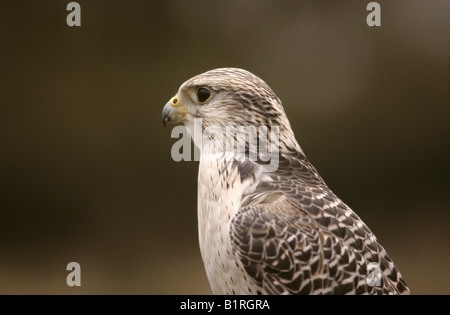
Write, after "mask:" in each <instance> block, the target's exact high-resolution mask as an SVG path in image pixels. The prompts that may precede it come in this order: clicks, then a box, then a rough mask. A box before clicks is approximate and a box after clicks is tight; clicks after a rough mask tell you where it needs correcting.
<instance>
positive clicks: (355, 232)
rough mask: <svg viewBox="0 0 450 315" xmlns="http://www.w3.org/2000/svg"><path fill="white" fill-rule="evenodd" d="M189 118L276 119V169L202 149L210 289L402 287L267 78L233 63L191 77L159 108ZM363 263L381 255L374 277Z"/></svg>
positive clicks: (202, 227)
mask: <svg viewBox="0 0 450 315" xmlns="http://www.w3.org/2000/svg"><path fill="white" fill-rule="evenodd" d="M199 88H206V89H208V91H209V92H210V94H211V95H210V97H209V99H208V100H207V101H205V102H199V100H198V98H197V97H196V91H198V89H199ZM174 99H175V100H176V102H173V100H174ZM194 118H202V128H203V130H204V129H205V128H207V127H208V126H213V125H215V126H219V127H220V128H225V127H226V126H230V125H232V126H236V125H240V126H256V127H259V126H267V127H273V126H277V127H279V165H278V168H277V169H276V170H275V171H273V172H264V171H263V170H262V162H261V161H254V160H251V159H250V158H249V152H248V151H245V153H243V154H241V156H239V154H237V153H236V152H225V153H224V154H222V155H221V154H215V155H212V154H210V153H209V151H204V152H203V154H202V158H201V160H200V166H199V178H198V219H199V241H200V249H201V253H202V258H203V261H204V263H205V268H206V272H207V275H208V279H209V281H210V284H211V288H212V290H213V292H214V293H217V294H408V293H409V289H408V287H407V286H406V284H405V281H404V280H403V278H402V276H401V275H400V272H399V271H398V269H397V268H396V267H395V265H394V263H393V262H392V260H391V259H390V257H389V256H388V254H387V253H386V251H385V250H384V249H383V247H382V246H381V245H380V244H379V243H378V241H377V239H376V237H375V236H374V234H373V233H372V232H371V231H370V230H369V228H368V227H367V226H366V225H365V224H364V222H363V221H362V220H361V219H360V218H359V217H358V216H357V215H356V214H355V213H354V212H353V211H352V210H351V209H350V208H349V207H348V206H347V205H346V204H344V203H343V202H342V201H341V200H340V199H339V198H338V197H337V196H336V195H335V194H334V193H333V192H332V191H331V190H330V189H329V188H328V187H327V185H326V184H325V182H324V181H323V179H322V178H321V177H320V176H319V174H318V172H317V171H316V169H315V168H314V167H313V166H312V164H311V163H310V162H309V161H308V160H307V158H306V157H305V155H304V153H303V151H302V150H301V148H300V146H299V145H298V143H297V141H296V140H295V137H294V134H293V132H292V129H291V127H290V124H289V121H288V119H287V117H286V114H285V112H284V109H283V107H282V105H281V101H280V100H279V99H278V97H277V96H276V95H275V93H274V92H273V91H272V90H271V89H270V87H269V86H267V84H266V83H265V82H264V81H262V80H261V79H259V78H258V77H256V76H255V75H253V74H251V73H250V72H248V71H245V70H241V69H235V68H222V69H215V70H211V71H208V72H206V73H204V74H201V75H198V76H196V77H194V78H192V79H190V80H188V81H187V82H185V83H184V84H183V85H182V86H181V87H180V89H179V91H178V93H177V95H176V96H175V97H174V98H173V99H172V101H171V102H169V103H168V104H167V105H166V107H165V108H164V111H163V121H164V122H180V121H182V122H184V123H185V125H186V126H188V128H189V129H190V130H191V133H193V132H194ZM209 140H210V139H209ZM196 145H198V146H200V147H202V146H203V142H198V141H197V143H196ZM230 154H231V158H230ZM242 155H243V156H242ZM226 156H227V157H226ZM369 263H376V264H378V266H379V268H380V271H381V274H380V277H381V279H380V280H381V282H380V284H377V285H369V283H368V282H367V277H368V274H369V271H370V270H369V269H368V265H369Z"/></svg>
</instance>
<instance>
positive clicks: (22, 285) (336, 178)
mask: <svg viewBox="0 0 450 315" xmlns="http://www.w3.org/2000/svg"><path fill="white" fill-rule="evenodd" d="M68 2H69V1H12V0H3V1H1V2H0V45H1V49H0V148H1V149H0V180H1V187H0V207H1V209H0V293H31V294H37V293H41V294H47V293H56V294H60V293H64V294H71V293H87V294H90V293H113V294H115V293H149V294H184V293H186V294H209V293H210V290H209V285H208V283H207V279H206V276H205V273H204V270H203V264H202V262H201V258H200V252H199V249H198V244H197V226H196V224H197V219H196V181H197V167H198V164H197V163H196V162H180V163H176V162H174V161H173V160H172V159H171V157H170V148H171V146H172V144H173V143H174V142H175V139H171V138H170V129H168V130H165V129H164V128H163V126H162V124H161V110H162V107H163V106H164V104H165V103H166V102H167V101H168V99H169V98H170V97H171V96H173V95H174V94H175V92H176V90H177V89H178V87H179V85H180V84H181V83H183V82H184V81H185V80H187V79H188V78H190V77H191V76H193V75H196V74H198V73H201V72H204V71H206V70H209V69H212V68H216V67H223V66H234V67H241V68H245V69H247V70H250V71H252V72H254V73H255V74H257V75H258V76H260V77H262V78H263V79H264V80H265V81H266V82H267V83H268V84H269V85H270V86H271V87H272V88H273V89H274V91H275V92H276V93H277V94H278V96H279V97H280V98H281V99H282V101H283V104H284V107H285V109H286V111H287V113H288V116H289V118H290V121H291V124H292V126H293V128H294V131H295V134H296V136H297V139H298V140H299V142H300V144H301V146H302V148H303V149H304V151H305V152H306V154H307V155H308V157H309V159H310V160H311V161H312V162H313V164H314V165H315V166H316V168H317V169H318V170H319V172H320V173H321V175H322V176H323V177H324V179H325V180H326V181H327V183H328V185H329V186H330V187H331V188H332V189H333V190H334V191H335V192H336V194H337V195H338V196H340V197H341V198H342V199H343V200H344V201H345V202H346V203H347V204H348V205H350V207H352V208H353V209H354V210H355V211H356V212H357V213H358V214H359V215H360V216H361V217H362V218H363V220H364V221H365V222H366V223H367V224H368V225H369V226H370V228H371V229H372V230H373V231H374V232H375V234H376V235H377V237H378V238H379V240H380V241H381V243H382V244H383V245H384V247H385V248H386V249H387V251H388V252H389V253H390V255H391V257H392V258H393V259H394V261H395V262H396V264H397V265H398V267H399V268H400V270H401V272H402V273H403V275H404V277H405V279H406V281H407V283H408V284H409V285H410V288H411V290H412V292H413V293H425V294H431V293H441V294H442V293H446V294H449V293H450V284H449V280H450V268H449V266H450V264H449V263H450V232H449V222H450V220H449V219H450V214H449V210H450V209H449V201H448V198H449V188H450V187H449V175H450V174H449V173H450V172H449V171H450V167H449V157H450V154H449V153H450V152H449V144H450V143H449V37H450V36H449V35H450V34H449V20H450V18H449V12H450V10H449V2H448V1H444V0H443V1H437V0H433V1H422V0H416V1H414V0H413V1H400V0H398V1H379V3H380V4H381V9H382V12H381V14H382V15H381V22H382V26H381V27H378V28H370V27H368V26H367V25H366V16H367V14H368V12H367V11H366V8H365V7H366V5H367V3H368V2H369V1H360V0H358V1H339V2H338V1H268V0H267V1H237V0H234V1H181V0H180V1H114V2H113V1H79V3H80V5H81V24H82V26H81V27H78V28H76V27H72V28H71V27H68V26H67V24H66V16H67V14H68V12H67V11H66V5H67V3H68ZM71 261H76V262H79V263H80V264H81V268H82V273H81V275H82V280H81V281H82V286H81V287H79V288H69V287H68V286H67V285H66V276H67V274H68V272H67V271H66V265H67V264H68V263H69V262H71Z"/></svg>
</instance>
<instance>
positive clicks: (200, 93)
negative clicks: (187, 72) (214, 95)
mask: <svg viewBox="0 0 450 315" xmlns="http://www.w3.org/2000/svg"><path fill="white" fill-rule="evenodd" d="M210 97H211V91H210V90H208V89H206V88H199V89H198V90H197V99H198V101H199V102H200V103H204V102H206V101H207V100H208V99H209V98H210Z"/></svg>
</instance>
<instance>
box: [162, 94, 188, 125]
mask: <svg viewBox="0 0 450 315" xmlns="http://www.w3.org/2000/svg"><path fill="white" fill-rule="evenodd" d="M185 113H186V110H185V108H184V107H183V106H182V105H181V104H180V101H179V99H178V97H177V96H174V97H172V98H171V99H170V101H168V102H167V104H166V105H165V106H164V108H163V111H162V123H163V125H164V128H166V124H167V123H170V124H176V123H178V122H180V121H182V120H183V118H184V114H185Z"/></svg>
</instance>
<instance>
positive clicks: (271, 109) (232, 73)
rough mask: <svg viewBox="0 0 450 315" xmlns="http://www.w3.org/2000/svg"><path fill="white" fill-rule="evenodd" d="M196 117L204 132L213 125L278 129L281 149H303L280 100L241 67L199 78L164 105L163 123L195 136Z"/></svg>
mask: <svg viewBox="0 0 450 315" xmlns="http://www.w3.org/2000/svg"><path fill="white" fill-rule="evenodd" d="M195 118H201V123H202V126H201V127H202V129H203V130H204V129H205V128H207V127H210V126H217V127H219V128H225V127H227V126H243V127H248V126H254V127H256V128H258V127H261V126H266V127H274V126H276V127H278V128H279V134H280V146H281V147H280V150H282V146H288V147H290V148H295V149H296V150H300V148H299V146H298V144H297V142H296V141H295V137H294V135H293V132H292V130H291V127H290V124H289V120H288V119H287V117H286V114H285V112H284V109H283V106H282V104H281V101H280V99H279V98H278V97H277V96H276V95H275V93H274V92H273V91H272V89H271V88H270V87H269V86H268V85H267V84H266V83H265V82H264V81H263V80H261V79H260V78H258V77H257V76H255V75H254V74H252V73H250V72H248V71H246V70H242V69H237V68H219V69H214V70H210V71H208V72H205V73H202V74H200V75H197V76H195V77H193V78H191V79H189V80H188V81H186V82H185V83H183V84H182V85H181V87H180V88H179V90H178V93H177V94H176V95H175V96H174V97H172V98H171V99H170V100H169V102H168V103H167V104H166V105H165V106H164V109H163V112H162V120H163V124H164V126H166V123H179V122H182V123H184V124H185V125H186V126H187V127H188V128H189V130H190V131H191V134H192V133H193V128H194V121H195Z"/></svg>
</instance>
